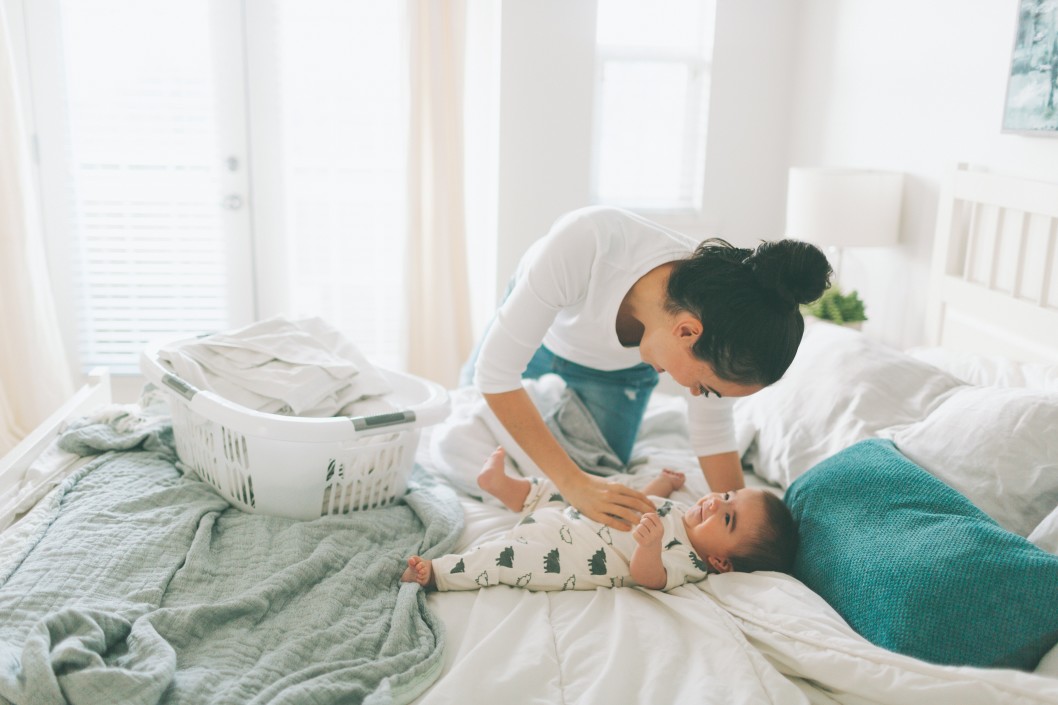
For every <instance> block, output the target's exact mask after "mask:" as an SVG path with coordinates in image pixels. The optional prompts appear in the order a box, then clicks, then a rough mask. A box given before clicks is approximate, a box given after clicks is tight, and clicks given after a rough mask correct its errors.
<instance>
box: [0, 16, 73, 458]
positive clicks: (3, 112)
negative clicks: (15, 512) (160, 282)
mask: <svg viewBox="0 0 1058 705" xmlns="http://www.w3.org/2000/svg"><path fill="white" fill-rule="evenodd" d="M13 54H14V52H13V46H12V43H11V33H10V25H9V24H8V20H7V16H6V14H5V10H4V3H2V2H0V454H2V453H5V452H7V451H8V450H9V449H10V448H11V447H12V446H14V445H15V444H16V443H17V442H18V441H19V440H20V439H21V438H22V437H24V436H25V435H26V434H28V433H29V432H30V431H31V430H33V428H34V427H35V426H36V425H37V424H38V423H40V422H41V421H43V420H44V419H45V418H46V417H47V416H48V415H49V414H51V413H52V412H53V411H54V410H55V409H57V408H58V407H59V406H60V405H61V404H62V402H63V401H64V400H65V399H66V398H67V397H69V396H70V395H71V394H72V393H73V383H72V380H71V378H70V377H71V376H70V368H69V365H68V364H67V361H66V353H65V350H64V348H63V343H62V336H61V334H60V332H59V325H58V320H57V317H56V314H55V306H54V302H53V300H52V296H51V285H50V282H49V280H48V273H47V269H46V265H45V260H44V243H43V241H42V235H41V228H40V220H39V212H40V211H39V204H38V201H37V196H36V190H35V188H34V183H33V176H32V169H31V164H30V160H29V148H28V140H27V136H26V132H25V129H24V123H23V120H22V114H21V111H20V107H19V103H20V100H19V94H18V84H17V80H16V78H17V76H16V73H15V66H14V60H13Z"/></svg>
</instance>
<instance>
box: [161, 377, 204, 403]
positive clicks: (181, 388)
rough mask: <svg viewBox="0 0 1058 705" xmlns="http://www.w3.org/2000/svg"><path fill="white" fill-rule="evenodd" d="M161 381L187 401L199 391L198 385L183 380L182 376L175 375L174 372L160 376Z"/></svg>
mask: <svg viewBox="0 0 1058 705" xmlns="http://www.w3.org/2000/svg"><path fill="white" fill-rule="evenodd" d="M162 382H164V383H165V386H167V387H169V388H170V389H172V390H173V391H174V392H176V393H177V394H179V395H180V396H182V397H183V398H184V399H187V400H188V401H191V398H192V397H193V396H195V395H196V394H198V392H199V389H198V387H195V386H193V385H191V384H189V383H187V382H185V381H184V380H183V379H182V378H180V377H177V376H176V375H174V374H168V373H167V374H166V375H165V376H163V377H162Z"/></svg>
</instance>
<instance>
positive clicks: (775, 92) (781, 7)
mask: <svg viewBox="0 0 1058 705" xmlns="http://www.w3.org/2000/svg"><path fill="white" fill-rule="evenodd" d="M479 1H484V0H479ZM595 5H596V0H532V1H531V2H530V1H529V0H506V1H505V2H502V3H501V11H502V20H501V25H502V41H501V43H500V52H501V57H500V62H501V70H500V79H499V80H500V88H499V92H500V111H499V114H500V148H499V157H498V159H499V175H498V179H497V186H496V188H497V191H498V204H499V205H498V215H497V232H498V240H499V242H498V248H497V253H496V272H495V276H496V288H497V291H502V289H503V287H504V285H505V284H506V282H507V279H508V277H509V276H510V275H511V273H512V272H513V271H514V267H515V266H516V264H517V262H518V259H519V257H520V256H521V254H522V253H523V252H524V251H525V250H526V248H528V246H529V245H530V244H531V243H532V242H533V241H534V240H536V239H537V238H539V237H541V236H542V235H544V234H545V233H546V232H547V229H548V228H549V227H550V225H551V224H552V223H553V222H554V220H555V219H556V218H557V217H558V216H560V215H562V214H563V213H565V212H567V211H569V210H572V209H574V208H578V207H581V206H584V205H588V204H589V200H588V199H589V197H590V180H591V144H592V139H591V129H592V124H593V123H592V121H593V114H592V113H593V110H592V100H593V90H594V89H593V80H594V42H595ZM796 17H797V12H796V3H791V2H789V0H738V1H736V0H720V2H719V4H718V9H717V34H716V44H715V61H714V65H713V76H712V92H711V99H710V109H709V132H708V137H707V140H708V142H707V146H706V149H707V157H706V160H707V163H708V168H707V173H706V176H705V194H704V198H703V206H704V211H705V212H704V214H703V218H702V219H701V220H699V221H697V222H695V223H691V224H689V223H685V222H671V224H672V225H673V226H674V227H678V228H680V229H682V230H684V231H686V232H688V233H689V234H693V235H696V236H698V237H701V238H703V239H704V238H705V237H710V236H721V237H726V238H727V239H729V240H731V241H732V242H734V243H736V244H753V243H755V242H756V241H758V240H760V239H772V238H776V237H780V236H781V235H782V228H783V211H782V209H776V208H772V207H768V205H771V204H775V203H777V202H778V201H780V200H781V199H783V198H784V194H785V189H786V176H785V174H786V165H787V163H788V160H787V142H788V139H789V130H790V128H789V110H790V100H791V96H792V87H791V79H792V67H791V59H792V57H793V52H794V48H795V43H794V39H795V32H794V27H795V26H796V22H795V20H796ZM658 109H659V110H663V109H664V106H658Z"/></svg>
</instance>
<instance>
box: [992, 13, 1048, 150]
mask: <svg viewBox="0 0 1058 705" xmlns="http://www.w3.org/2000/svg"><path fill="white" fill-rule="evenodd" d="M1002 131H1003V132H1009V133H1016V134H1024V135H1046V136H1051V137H1058V0H1018V21H1017V28H1016V30H1015V32H1014V48H1013V50H1012V52H1011V59H1010V73H1009V75H1008V77H1007V93H1006V100H1005V103H1004V106H1003V127H1002Z"/></svg>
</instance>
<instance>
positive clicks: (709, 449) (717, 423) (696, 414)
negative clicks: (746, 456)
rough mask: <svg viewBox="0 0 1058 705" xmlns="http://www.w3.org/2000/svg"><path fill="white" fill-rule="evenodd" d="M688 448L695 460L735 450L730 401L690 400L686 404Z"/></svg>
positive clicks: (723, 398)
mask: <svg viewBox="0 0 1058 705" xmlns="http://www.w3.org/2000/svg"><path fill="white" fill-rule="evenodd" d="M687 427H688V431H689V433H690V438H691V448H693V449H694V453H695V455H697V456H698V457H702V456H706V455H717V454H719V453H727V452H730V451H733V450H738V443H737V442H736V440H735V399H734V398H733V397H722V398H720V397H713V396H711V397H704V396H700V397H691V398H690V399H689V400H688V401H687Z"/></svg>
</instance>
